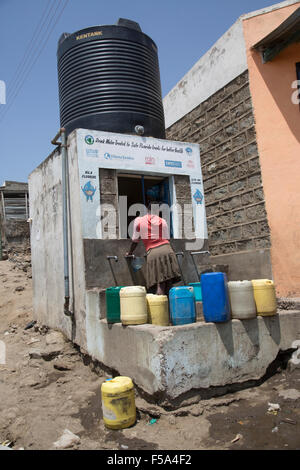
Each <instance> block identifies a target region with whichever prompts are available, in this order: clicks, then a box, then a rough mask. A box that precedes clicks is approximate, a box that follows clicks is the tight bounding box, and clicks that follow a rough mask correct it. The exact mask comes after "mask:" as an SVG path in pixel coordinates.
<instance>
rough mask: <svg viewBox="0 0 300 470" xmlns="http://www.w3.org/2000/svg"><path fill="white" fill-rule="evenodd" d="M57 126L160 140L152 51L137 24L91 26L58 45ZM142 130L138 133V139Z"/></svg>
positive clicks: (155, 57) (158, 93)
mask: <svg viewBox="0 0 300 470" xmlns="http://www.w3.org/2000/svg"><path fill="white" fill-rule="evenodd" d="M57 59H58V80H59V101H60V122H61V126H62V127H65V129H66V131H67V133H68V134H69V133H70V132H71V131H72V130H74V129H77V128H85V129H95V130H102V131H108V132H117V133H124V134H135V133H136V130H135V128H136V126H142V127H143V128H144V133H143V135H144V136H153V137H157V138H165V122H164V112H163V105H162V96H161V85H160V74H159V64H158V55H157V47H156V45H155V43H154V42H153V41H152V39H151V38H150V37H149V36H147V35H146V34H144V33H143V32H142V31H141V28H140V26H139V25H138V23H135V22H134V21H130V20H125V19H119V21H118V23H117V24H116V25H105V26H93V27H90V28H86V29H82V30H80V31H77V32H75V33H73V34H68V33H63V34H62V35H61V37H60V39H59V42H58V50H57ZM142 132H143V129H142V130H141V133H142Z"/></svg>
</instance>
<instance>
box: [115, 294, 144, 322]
mask: <svg viewBox="0 0 300 470" xmlns="http://www.w3.org/2000/svg"><path fill="white" fill-rule="evenodd" d="M120 309H121V322H122V323H123V325H141V324H143V323H147V302H146V289H145V287H143V286H129V287H123V288H122V289H121V290H120Z"/></svg>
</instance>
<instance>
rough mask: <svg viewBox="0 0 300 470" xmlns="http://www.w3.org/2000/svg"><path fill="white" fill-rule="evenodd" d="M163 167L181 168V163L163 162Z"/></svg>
mask: <svg viewBox="0 0 300 470" xmlns="http://www.w3.org/2000/svg"><path fill="white" fill-rule="evenodd" d="M165 166H167V167H172V168H182V163H181V162H178V161H174V160H165Z"/></svg>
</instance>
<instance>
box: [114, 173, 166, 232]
mask: <svg viewBox="0 0 300 470" xmlns="http://www.w3.org/2000/svg"><path fill="white" fill-rule="evenodd" d="M118 196H119V197H120V196H127V213H122V211H121V213H120V238H129V234H128V226H129V225H130V223H131V222H132V221H133V220H134V219H135V217H138V216H139V215H144V214H139V213H137V214H135V215H128V210H129V208H130V207H131V206H132V205H133V204H144V205H146V206H147V203H148V201H149V199H151V200H157V201H159V202H161V203H165V204H168V205H169V206H170V191H169V179H168V178H164V177H154V176H145V175H130V174H120V175H119V176H118ZM160 215H162V214H160ZM169 230H170V236H172V222H171V220H170V227H169Z"/></svg>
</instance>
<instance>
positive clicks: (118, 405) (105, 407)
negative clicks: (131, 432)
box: [101, 376, 136, 429]
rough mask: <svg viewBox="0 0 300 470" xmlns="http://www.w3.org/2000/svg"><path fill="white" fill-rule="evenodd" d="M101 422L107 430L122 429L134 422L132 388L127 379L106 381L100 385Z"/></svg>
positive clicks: (118, 378)
mask: <svg viewBox="0 0 300 470" xmlns="http://www.w3.org/2000/svg"><path fill="white" fill-rule="evenodd" d="M101 398H102V411H103V420H104V424H105V426H106V427H107V428H110V429H124V428H128V427H129V426H132V425H133V424H134V423H135V421H136V407H135V397H134V386H133V383H132V380H131V379H130V378H129V377H123V376H120V377H115V378H114V379H108V380H106V381H105V382H103V384H102V385H101Z"/></svg>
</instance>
